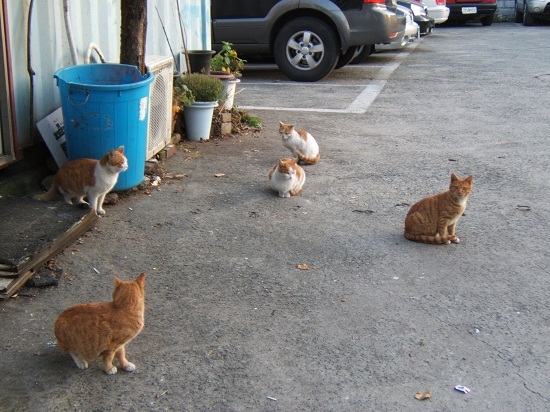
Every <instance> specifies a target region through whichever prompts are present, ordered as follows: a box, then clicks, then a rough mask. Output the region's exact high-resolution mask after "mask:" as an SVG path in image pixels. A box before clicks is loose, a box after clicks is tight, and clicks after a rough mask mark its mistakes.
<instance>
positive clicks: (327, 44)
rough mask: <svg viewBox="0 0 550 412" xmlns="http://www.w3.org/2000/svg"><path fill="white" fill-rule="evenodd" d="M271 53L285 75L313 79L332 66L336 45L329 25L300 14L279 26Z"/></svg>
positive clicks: (337, 50) (336, 57)
mask: <svg viewBox="0 0 550 412" xmlns="http://www.w3.org/2000/svg"><path fill="white" fill-rule="evenodd" d="M273 55H274V57H275V62H276V63H277V66H279V69H280V70H281V71H282V72H283V74H284V75H285V76H287V77H288V78H290V79H292V80H295V81H299V82H300V81H301V82H315V81H317V80H320V79H322V78H323V77H325V76H326V75H327V74H329V73H330V72H331V71H332V70H333V69H334V66H336V63H337V61H338V57H339V56H340V46H339V44H338V39H337V37H336V34H335V33H334V31H333V30H332V29H331V28H330V26H329V25H327V24H326V23H325V22H323V21H322V20H319V19H316V18H313V17H302V18H299V19H295V20H291V21H290V22H288V23H287V24H285V25H284V26H283V27H282V28H281V30H279V32H278V33H277V36H276V37H275V43H274V45H273Z"/></svg>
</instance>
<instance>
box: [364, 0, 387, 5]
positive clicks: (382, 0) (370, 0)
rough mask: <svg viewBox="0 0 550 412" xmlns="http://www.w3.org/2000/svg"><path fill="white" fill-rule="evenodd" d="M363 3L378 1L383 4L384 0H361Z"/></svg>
mask: <svg viewBox="0 0 550 412" xmlns="http://www.w3.org/2000/svg"><path fill="white" fill-rule="evenodd" d="M363 3H370V4H372V3H380V4H385V3H386V2H385V1H384V0H363Z"/></svg>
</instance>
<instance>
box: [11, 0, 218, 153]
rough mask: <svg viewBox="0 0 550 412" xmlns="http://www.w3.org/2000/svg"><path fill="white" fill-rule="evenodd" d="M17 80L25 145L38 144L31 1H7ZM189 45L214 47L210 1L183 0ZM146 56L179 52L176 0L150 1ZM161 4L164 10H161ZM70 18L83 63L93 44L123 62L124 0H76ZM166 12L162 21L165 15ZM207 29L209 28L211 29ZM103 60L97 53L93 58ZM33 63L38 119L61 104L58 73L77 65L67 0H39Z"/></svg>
mask: <svg viewBox="0 0 550 412" xmlns="http://www.w3.org/2000/svg"><path fill="white" fill-rule="evenodd" d="M7 3H8V23H9V28H10V47H11V52H12V70H13V84H14V89H15V93H14V94H15V99H16V102H15V103H16V116H17V129H18V136H19V143H20V144H21V145H22V146H23V147H24V146H27V145H29V144H32V143H33V142H32V140H31V133H30V120H29V103H30V97H29V96H30V87H29V85H30V81H29V75H28V73H27V54H26V53H27V51H26V49H27V16H28V10H29V4H30V0H7ZM179 5H180V7H181V9H182V11H181V15H182V20H183V21H184V24H185V31H186V33H187V35H188V38H187V46H188V48H189V49H200V48H207V49H209V48H210V10H209V9H210V6H209V5H210V2H209V1H208V0H179ZM147 8H148V9H147V44H146V54H148V55H163V56H170V55H171V52H170V47H169V46H168V41H167V40H166V36H165V34H164V31H163V28H162V25H161V19H162V23H163V24H164V28H165V29H166V32H167V35H168V39H169V42H170V45H171V47H172V50H173V52H174V53H175V54H176V55H177V54H178V53H179V52H180V50H182V48H183V45H182V35H181V30H180V24H179V21H178V12H177V3H176V0H148V5H147ZM157 8H158V13H157ZM69 11H70V22H71V28H72V33H73V39H74V43H75V46H76V50H77V54H78V59H79V63H80V64H83V63H84V59H85V57H86V51H87V49H88V46H89V44H90V43H91V42H93V43H95V44H97V45H98V46H99V48H100V49H101V51H102V52H103V54H104V56H105V58H106V59H107V61H109V62H118V61H119V54H120V53H119V50H120V0H70V1H69ZM159 14H160V19H159ZM205 30H206V32H205ZM93 61H99V59H98V57H97V54H96V53H92V62H93ZM31 64H32V67H33V69H34V71H35V72H36V76H34V93H33V95H34V123H36V122H37V121H38V120H40V119H42V118H44V117H45V116H46V115H48V114H49V113H50V112H52V111H54V110H55V109H57V108H58V107H59V106H60V100H59V99H60V97H59V91H58V88H57V86H56V84H55V80H54V78H53V74H54V73H55V71H56V70H59V69H61V68H63V67H67V66H71V65H73V62H72V58H71V52H70V48H69V41H68V38H67V32H66V29H65V20H64V14H63V0H35V2H34V7H33V12H32V26H31Z"/></svg>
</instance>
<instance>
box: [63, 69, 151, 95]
mask: <svg viewBox="0 0 550 412" xmlns="http://www.w3.org/2000/svg"><path fill="white" fill-rule="evenodd" d="M95 65H98V66H99V65H101V66H116V67H121V66H122V67H127V68H133V69H135V70H136V71H137V72H138V73H139V76H140V80H139V81H137V82H132V83H123V84H93V83H80V82H68V81H66V80H65V79H63V77H62V76H60V74H62V72H63V71H68V70H71V69H74V68H76V67H82V66H95ZM53 77H54V78H55V79H56V80H57V81H58V82H59V81H60V80H61V81H62V82H64V83H66V84H68V86H69V89H73V90H74V89H79V88H80V89H89V90H105V91H113V90H131V89H136V88H138V87H143V86H146V85H148V84H149V83H151V82H152V81H153V79H154V77H155V76H154V74H153V73H152V72H150V71H147V73H145V76H144V75H142V74H141V73H140V71H139V70H138V68H137V66H134V65H131V64H119V63H90V64H79V65H74V66H68V67H64V68H62V69H59V70H57V71H56V72H55V73H54V75H53Z"/></svg>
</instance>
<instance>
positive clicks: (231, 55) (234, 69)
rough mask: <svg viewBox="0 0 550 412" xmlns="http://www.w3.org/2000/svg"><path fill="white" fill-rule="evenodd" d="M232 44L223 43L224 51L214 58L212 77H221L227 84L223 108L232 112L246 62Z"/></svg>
mask: <svg viewBox="0 0 550 412" xmlns="http://www.w3.org/2000/svg"><path fill="white" fill-rule="evenodd" d="M231 46H233V44H232V43H229V42H226V41H222V49H221V50H220V51H219V52H218V53H217V54H216V55H215V56H214V57H212V62H211V66H212V71H211V72H210V73H211V75H213V76H216V77H219V78H220V79H221V80H223V81H224V83H225V90H224V97H223V100H224V105H223V108H224V109H226V110H231V108H232V107H233V101H234V99H235V89H236V88H237V83H239V82H240V81H241V80H240V77H241V70H243V69H244V64H245V63H246V60H243V59H241V58H240V57H239V56H238V55H237V52H236V51H235V50H233V48H232V47H231Z"/></svg>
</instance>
